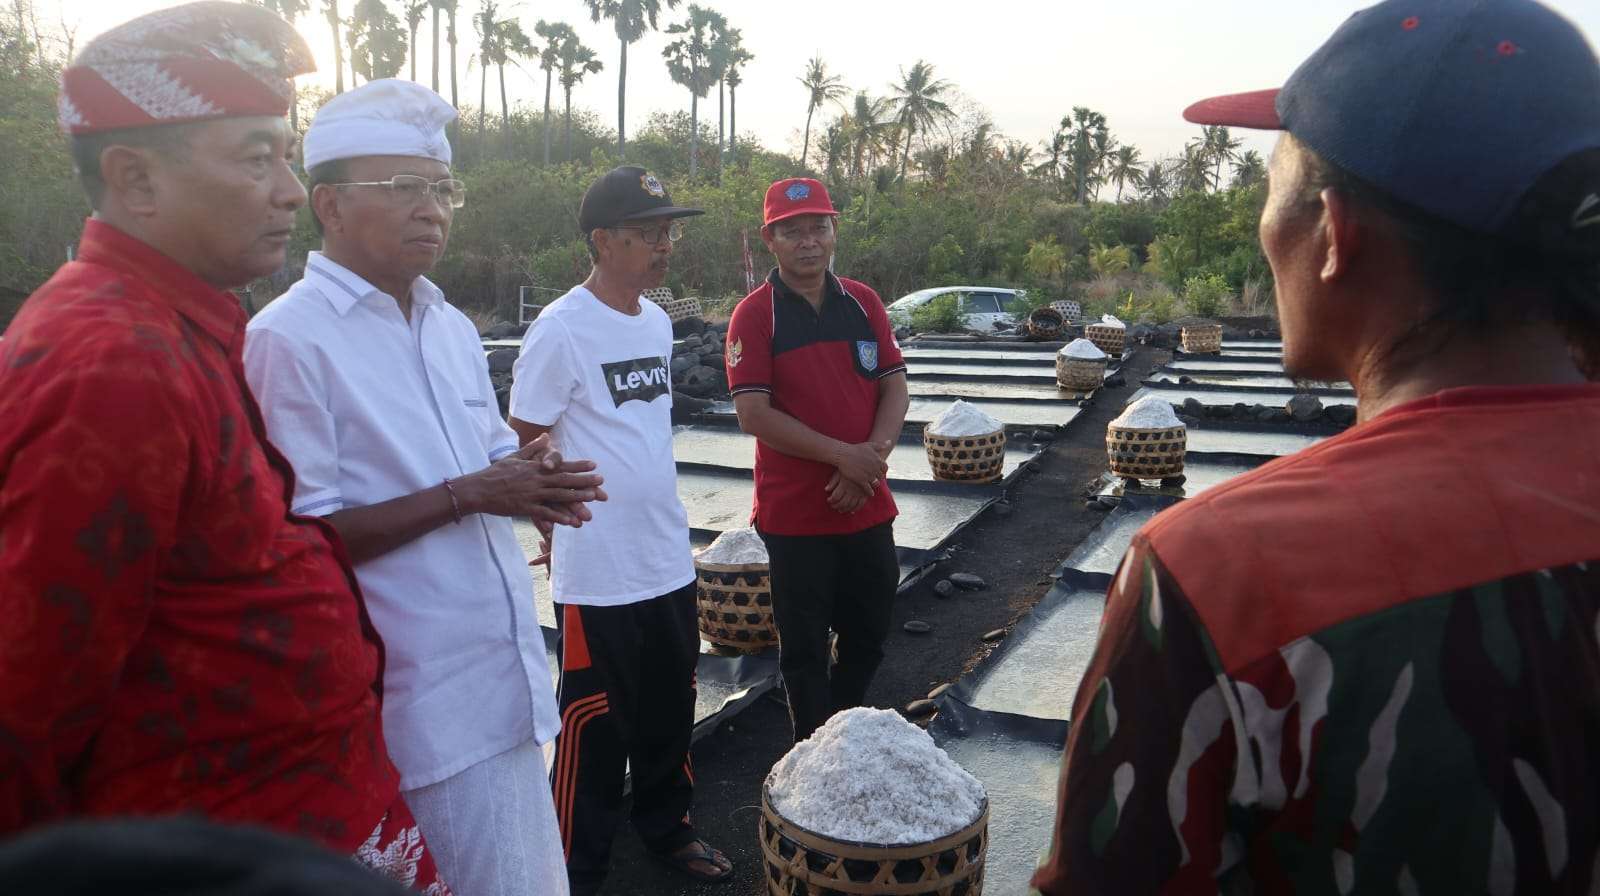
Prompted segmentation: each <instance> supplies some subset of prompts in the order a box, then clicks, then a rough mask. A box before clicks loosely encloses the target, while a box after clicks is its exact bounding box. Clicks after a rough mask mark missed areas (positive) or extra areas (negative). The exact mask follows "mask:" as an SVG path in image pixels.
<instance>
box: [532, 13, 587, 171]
mask: <svg viewBox="0 0 1600 896" xmlns="http://www.w3.org/2000/svg"><path fill="white" fill-rule="evenodd" d="M533 33H534V34H536V35H538V36H539V40H541V41H542V42H543V43H542V45H541V46H540V49H539V68H540V69H542V70H543V71H544V163H545V164H546V165H549V164H550V86H551V84H552V83H553V82H554V81H555V71H556V65H557V64H558V62H559V60H560V58H561V45H562V44H563V43H565V42H567V41H569V40H571V41H576V40H577V39H578V33H577V32H576V31H574V30H572V26H571V25H568V24H567V23H566V22H546V21H545V20H543V19H540V20H539V24H537V25H535V26H533Z"/></svg>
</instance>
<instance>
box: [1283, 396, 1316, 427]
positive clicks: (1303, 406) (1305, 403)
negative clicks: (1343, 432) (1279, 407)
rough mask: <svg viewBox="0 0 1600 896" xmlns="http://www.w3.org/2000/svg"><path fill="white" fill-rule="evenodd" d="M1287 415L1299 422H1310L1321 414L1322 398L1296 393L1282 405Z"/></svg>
mask: <svg viewBox="0 0 1600 896" xmlns="http://www.w3.org/2000/svg"><path fill="white" fill-rule="evenodd" d="M1284 410H1286V411H1288V412H1289V416H1290V417H1293V418H1294V419H1295V420H1297V421H1299V422H1301V423H1310V422H1311V421H1313V420H1315V419H1317V418H1318V417H1321V416H1322V400H1321V399H1319V398H1317V396H1315V395H1296V396H1295V397H1293V398H1291V399H1289V403H1288V404H1287V405H1285V406H1284Z"/></svg>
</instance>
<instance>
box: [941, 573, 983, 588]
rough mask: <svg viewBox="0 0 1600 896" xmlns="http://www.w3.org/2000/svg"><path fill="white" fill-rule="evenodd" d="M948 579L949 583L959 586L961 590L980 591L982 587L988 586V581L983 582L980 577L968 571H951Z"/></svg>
mask: <svg viewBox="0 0 1600 896" xmlns="http://www.w3.org/2000/svg"><path fill="white" fill-rule="evenodd" d="M949 581H950V584H952V585H954V586H956V587H957V588H960V589H961V590H963V591H982V590H983V589H985V588H987V587H989V583H988V582H985V581H984V580H983V579H982V578H981V577H979V576H975V575H973V574H972V573H970V572H955V573H951V574H950V579H949Z"/></svg>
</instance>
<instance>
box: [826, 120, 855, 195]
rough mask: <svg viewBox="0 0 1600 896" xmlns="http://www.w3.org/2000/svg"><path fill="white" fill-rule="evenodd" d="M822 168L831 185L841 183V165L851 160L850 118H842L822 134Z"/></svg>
mask: <svg viewBox="0 0 1600 896" xmlns="http://www.w3.org/2000/svg"><path fill="white" fill-rule="evenodd" d="M819 146H820V147H821V149H822V159H823V163H822V167H823V170H824V171H825V172H827V178H828V181H829V182H830V183H838V182H839V173H840V172H839V169H840V166H841V164H842V163H843V162H844V161H845V160H847V159H849V158H850V130H849V118H848V117H846V116H842V115H841V116H840V117H839V118H837V119H836V120H834V122H833V123H832V124H830V125H828V127H827V129H826V130H824V131H823V132H822V140H821V142H820V143H819Z"/></svg>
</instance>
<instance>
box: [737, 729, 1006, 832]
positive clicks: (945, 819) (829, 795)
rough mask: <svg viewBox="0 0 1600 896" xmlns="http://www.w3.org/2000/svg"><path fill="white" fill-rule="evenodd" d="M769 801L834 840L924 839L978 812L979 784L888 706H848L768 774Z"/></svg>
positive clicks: (966, 821)
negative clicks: (868, 707)
mask: <svg viewBox="0 0 1600 896" xmlns="http://www.w3.org/2000/svg"><path fill="white" fill-rule="evenodd" d="M767 786H768V788H770V792H771V794H772V806H773V808H774V809H776V810H777V812H778V814H779V815H781V816H783V817H784V818H786V819H788V820H789V821H792V822H794V823H795V824H797V825H800V826H801V827H803V828H805V829H807V830H809V831H812V832H814V833H817V834H821V835H822V836H824V837H831V838H833V839H835V840H853V841H858V842H862V843H882V844H890V845H895V844H910V843H926V842H927V841H929V840H937V839H938V838H940V837H948V836H949V835H951V834H954V833H956V832H957V831H960V830H961V829H962V828H964V827H966V826H967V825H969V824H972V822H974V821H976V820H977V818H978V815H979V814H980V813H981V812H982V811H983V801H984V796H985V795H984V790H983V784H982V783H980V782H979V781H978V779H977V778H974V777H972V775H970V774H968V773H967V771H966V769H963V768H962V767H961V766H959V765H957V764H956V763H955V761H954V760H952V759H951V758H950V757H949V755H948V754H946V753H945V751H943V750H941V749H939V747H938V746H937V745H935V744H934V742H933V738H931V737H929V736H928V733H927V732H926V731H923V730H922V729H921V728H918V727H917V726H915V725H913V724H911V723H910V722H907V721H906V720H905V719H902V718H901V717H900V715H899V713H896V712H894V711H893V710H887V709H867V708H865V707H858V708H856V709H847V710H845V711H844V712H841V713H839V714H838V715H836V716H834V717H833V718H832V719H829V720H828V723H827V724H826V725H823V726H822V727H821V728H819V729H817V732H816V733H815V734H813V735H811V737H809V738H807V739H806V740H804V741H801V742H800V743H798V744H796V745H795V747H794V749H792V750H790V751H789V753H788V755H786V756H784V757H783V758H782V759H780V760H778V764H777V765H774V766H773V767H772V772H771V774H769V775H768V776H767Z"/></svg>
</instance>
